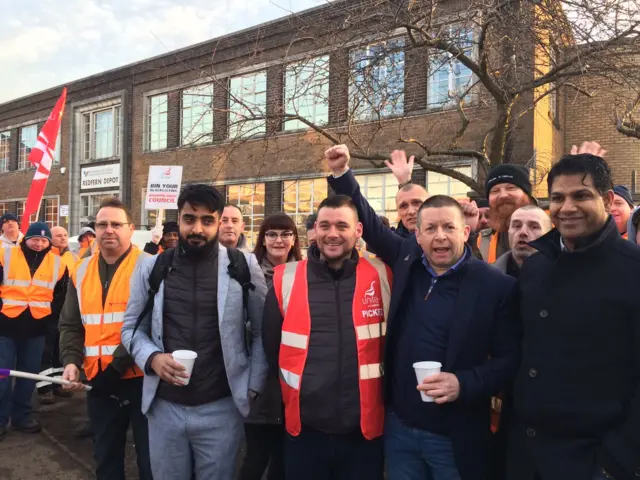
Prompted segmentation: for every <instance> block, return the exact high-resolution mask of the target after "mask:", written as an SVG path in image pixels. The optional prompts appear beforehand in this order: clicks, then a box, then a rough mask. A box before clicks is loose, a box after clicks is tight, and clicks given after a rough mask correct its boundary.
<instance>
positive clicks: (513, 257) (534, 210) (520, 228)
mask: <svg viewBox="0 0 640 480" xmlns="http://www.w3.org/2000/svg"><path fill="white" fill-rule="evenodd" d="M552 228H553V226H552V224H551V219H550V218H549V215H547V213H546V212H545V211H544V210H543V209H541V208H540V207H537V206H535V205H525V206H524V207H520V208H519V209H517V210H516V211H515V212H513V214H512V215H511V220H510V222H509V248H510V250H509V251H508V252H506V253H504V254H503V255H502V256H500V257H499V258H498V260H496V262H495V264H494V266H495V267H497V268H498V269H500V270H501V271H502V272H503V273H506V274H507V275H511V276H512V277H515V278H518V276H519V274H520V267H522V264H523V263H524V261H525V260H526V259H527V258H529V257H530V256H531V255H533V254H534V253H536V249H535V248H533V247H532V246H530V245H529V243H530V242H533V241H534V240H537V239H538V238H540V237H541V236H542V235H545V234H547V233H549V232H550V231H551V229H552Z"/></svg>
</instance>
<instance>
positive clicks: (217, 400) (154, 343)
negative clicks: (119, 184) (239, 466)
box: [122, 185, 267, 480]
mask: <svg viewBox="0 0 640 480" xmlns="http://www.w3.org/2000/svg"><path fill="white" fill-rule="evenodd" d="M223 206H224V202H223V200H222V198H221V196H220V194H219V193H218V192H217V191H216V190H215V189H214V188H213V187H211V186H208V185H189V186H187V187H185V188H184V189H183V191H182V193H181V194H180V198H179V200H178V210H179V224H180V240H179V243H178V247H177V248H176V249H173V250H169V251H167V252H164V253H163V255H169V256H170V257H166V258H167V259H169V260H170V262H171V263H170V268H169V269H168V271H167V274H166V275H165V277H164V280H163V282H162V283H161V284H160V288H159V290H158V293H157V294H156V295H155V300H154V306H153V310H152V312H151V313H150V315H147V317H146V318H144V319H143V321H142V323H141V324H140V326H139V328H138V330H137V331H136V332H135V337H134V329H135V325H136V321H137V319H138V317H139V315H140V314H141V312H142V311H143V309H144V306H145V304H146V302H147V299H148V291H149V276H150V274H151V271H152V269H153V266H154V264H155V262H156V260H157V259H158V258H159V257H157V256H156V257H150V258H147V259H145V260H144V261H143V262H142V263H141V264H140V266H139V267H138V268H137V269H136V271H135V272H134V274H133V277H132V280H131V293H130V299H129V303H128V305H127V311H126V314H125V319H124V326H123V328H122V342H123V344H124V345H125V346H126V347H127V349H128V350H129V352H131V355H132V356H133V358H134V360H135V361H136V363H137V365H138V366H139V367H140V368H141V369H143V370H144V372H145V377H144V386H143V394H142V395H143V396H142V411H143V413H145V414H146V415H147V417H148V419H149V447H150V454H151V465H152V469H153V476H154V478H155V480H165V479H166V480H174V479H191V478H195V479H196V480H200V479H202V480H204V479H206V480H228V479H230V478H233V475H234V469H235V464H236V456H237V453H238V450H239V446H240V442H241V439H242V435H243V419H242V417H245V416H247V415H248V413H249V409H250V405H251V403H252V402H253V401H255V399H256V398H257V397H258V395H259V394H260V391H261V390H262V388H263V384H264V382H265V378H266V373H267V364H266V360H265V355H264V351H263V349H262V340H261V328H262V309H263V306H264V298H265V295H266V283H265V280H264V275H263V273H262V270H261V269H260V266H259V265H258V262H257V260H256V258H255V256H253V255H252V254H245V258H246V260H247V264H248V267H249V270H250V273H251V282H252V284H253V285H254V286H255V289H254V290H252V291H250V293H249V302H248V313H249V318H250V319H251V337H252V342H251V347H250V351H247V349H246V342H245V318H244V311H243V303H242V288H241V286H240V283H238V281H236V280H235V279H232V278H231V277H230V276H229V273H228V267H229V263H230V260H229V256H228V252H227V249H226V247H224V246H222V245H221V244H220V243H219V242H218V225H219V222H220V214H221V213H222V209H223ZM132 337H134V338H133V340H132ZM176 350H192V351H194V352H196V353H197V354H198V357H197V358H196V360H195V364H194V367H193V371H192V373H191V375H190V378H189V382H188V385H186V386H185V385H184V382H183V380H184V379H185V378H186V377H187V375H186V374H185V371H184V368H183V367H182V365H180V364H179V363H177V362H175V361H174V360H173V358H172V355H171V352H174V351H176ZM165 352H166V353H165Z"/></svg>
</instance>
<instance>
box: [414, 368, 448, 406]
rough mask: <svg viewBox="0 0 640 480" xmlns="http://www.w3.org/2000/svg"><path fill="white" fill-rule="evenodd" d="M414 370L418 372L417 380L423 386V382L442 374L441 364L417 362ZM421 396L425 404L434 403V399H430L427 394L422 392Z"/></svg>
mask: <svg viewBox="0 0 640 480" xmlns="http://www.w3.org/2000/svg"><path fill="white" fill-rule="evenodd" d="M413 369H414V370H415V371H416V380H418V385H421V384H422V382H423V380H424V379H425V378H427V377H430V376H432V375H435V374H437V373H440V370H441V369H442V364H441V363H440V362H416V363H414V364H413ZM420 396H421V397H422V401H423V402H433V401H434V399H433V397H430V396H429V395H427V394H426V393H425V392H423V391H422V390H420Z"/></svg>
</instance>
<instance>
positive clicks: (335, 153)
mask: <svg viewBox="0 0 640 480" xmlns="http://www.w3.org/2000/svg"><path fill="white" fill-rule="evenodd" d="M324 158H326V159H327V165H328V166H329V170H331V173H333V174H334V175H335V176H340V175H342V174H343V173H344V172H345V170H346V169H347V167H348V166H349V159H350V158H351V156H350V155H349V148H348V147H347V146H346V145H335V146H333V147H331V148H330V149H328V150H327V151H325V152H324Z"/></svg>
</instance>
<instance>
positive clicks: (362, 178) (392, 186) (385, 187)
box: [354, 171, 399, 225]
mask: <svg viewBox="0 0 640 480" xmlns="http://www.w3.org/2000/svg"><path fill="white" fill-rule="evenodd" d="M354 175H355V177H356V181H357V182H358V185H359V186H360V192H361V193H362V196H363V197H364V198H366V199H367V202H369V204H371V202H372V201H378V198H377V197H375V198H372V199H371V200H370V195H369V194H368V193H369V188H378V187H377V186H371V187H370V186H369V181H370V179H372V178H373V177H376V178H382V179H383V181H382V183H381V186H380V188H381V190H382V197H381V198H380V200H381V201H382V202H383V207H384V210H383V212H379V211H378V210H376V213H377V214H378V215H384V216H385V217H387V218H388V219H389V222H390V224H391V225H395V224H396V223H398V221H399V218H398V211H397V208H396V206H395V198H396V195H397V193H398V180H397V179H396V178H395V176H394V175H393V173H391V172H387V171H385V172H382V173H357V172H354ZM388 180H391V182H390V183H389V182H388ZM389 192H390V193H391V195H389V194H388V193H389ZM390 199H392V201H393V206H392V208H386V203H387V201H389V200H390ZM374 210H375V209H374ZM391 213H392V215H391Z"/></svg>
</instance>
